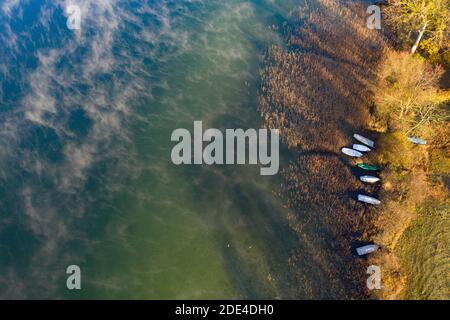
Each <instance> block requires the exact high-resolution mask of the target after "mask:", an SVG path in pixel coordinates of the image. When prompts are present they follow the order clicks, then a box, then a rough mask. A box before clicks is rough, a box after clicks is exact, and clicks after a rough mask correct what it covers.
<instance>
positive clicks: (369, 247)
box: [356, 244, 379, 256]
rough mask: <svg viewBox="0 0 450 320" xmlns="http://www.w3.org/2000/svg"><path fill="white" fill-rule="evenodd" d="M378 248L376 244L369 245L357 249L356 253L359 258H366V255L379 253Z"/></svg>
mask: <svg viewBox="0 0 450 320" xmlns="http://www.w3.org/2000/svg"><path fill="white" fill-rule="evenodd" d="M378 248H379V246H378V245H376V244H368V245H366V246H362V247H359V248H356V252H357V253H358V255H359V256H364V255H366V254H369V253H372V252H375V251H377V250H378Z"/></svg>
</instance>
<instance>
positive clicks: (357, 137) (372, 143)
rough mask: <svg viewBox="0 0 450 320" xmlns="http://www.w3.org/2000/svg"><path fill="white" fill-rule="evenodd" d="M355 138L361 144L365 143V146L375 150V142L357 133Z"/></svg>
mask: <svg viewBox="0 0 450 320" xmlns="http://www.w3.org/2000/svg"><path fill="white" fill-rule="evenodd" d="M353 138H355V139H356V140H358V141H359V142H362V143H364V144H365V145H367V146H369V147H371V148H373V147H374V146H375V142H373V141H372V140H370V139H367V138H366V137H363V136H362V135H360V134H357V133H355V134H354V135H353Z"/></svg>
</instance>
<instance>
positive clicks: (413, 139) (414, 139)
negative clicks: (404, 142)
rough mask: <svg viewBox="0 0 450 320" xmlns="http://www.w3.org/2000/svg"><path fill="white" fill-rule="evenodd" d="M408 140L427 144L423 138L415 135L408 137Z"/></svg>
mask: <svg viewBox="0 0 450 320" xmlns="http://www.w3.org/2000/svg"><path fill="white" fill-rule="evenodd" d="M408 140H409V141H411V142H412V143H414V144H427V142H426V141H425V140H423V139H420V138H416V137H408Z"/></svg>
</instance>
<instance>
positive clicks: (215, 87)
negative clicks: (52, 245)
mask: <svg viewBox="0 0 450 320" xmlns="http://www.w3.org/2000/svg"><path fill="white" fill-rule="evenodd" d="M258 9H261V8H258V7H256V6H255V5H254V4H249V3H239V2H234V3H233V2H229V3H227V4H221V5H218V6H217V7H216V8H214V10H213V11H212V12H211V13H209V14H208V15H207V17H204V21H202V23H201V24H199V25H193V26H191V25H186V24H183V26H184V27H187V28H189V27H191V28H196V30H195V31H194V32H195V36H193V37H192V38H190V39H191V42H190V43H189V46H190V48H191V49H190V50H187V52H185V53H181V54H180V55H178V56H176V57H175V58H174V59H172V60H171V61H169V62H168V63H167V65H166V66H165V67H164V68H165V70H164V71H163V72H164V76H165V81H166V83H167V88H165V89H164V90H163V92H161V94H160V95H159V96H158V97H157V98H155V100H154V101H155V102H156V103H157V108H156V109H157V112H155V111H153V110H155V105H154V104H152V106H151V108H150V110H148V111H147V109H145V111H144V112H142V116H143V117H145V118H146V119H148V124H138V125H137V126H136V128H134V132H133V133H134V135H135V136H134V137H135V138H134V139H135V141H136V148H137V149H138V152H139V161H140V162H142V163H145V164H144V165H143V168H142V171H141V173H140V177H139V178H138V180H137V181H136V182H135V184H133V185H132V186H130V189H128V192H127V193H126V194H124V195H122V197H123V199H122V200H121V203H120V204H118V207H117V212H118V214H117V216H115V217H114V218H113V219H112V221H111V220H110V221H108V227H107V230H105V234H104V235H103V236H102V237H101V244H99V245H98V247H97V248H95V251H96V252H102V254H100V255H93V256H92V257H90V258H89V259H92V261H89V262H88V261H86V265H89V267H88V268H89V269H90V268H92V271H96V273H97V275H98V276H94V277H87V279H86V281H87V284H86V288H87V290H86V292H89V295H91V294H92V295H93V296H97V295H98V296H106V297H108V298H116V297H124V296H127V297H133V298H238V297H241V298H269V297H277V296H286V294H287V293H288V292H289V291H286V289H287V288H288V285H287V281H286V280H287V279H286V270H285V269H286V268H287V259H288V249H289V246H290V245H293V242H289V239H287V238H289V233H290V231H289V229H288V226H287V225H286V221H285V217H286V211H285V210H283V209H282V208H281V206H280V204H279V203H278V202H277V199H276V197H275V196H274V195H273V194H272V191H273V190H274V189H275V188H276V178H268V177H261V176H260V175H259V169H258V168H254V167H251V166H244V167H239V166H230V167H218V166H216V167H206V166H203V167H202V166H200V167H198V166H192V167H191V166H180V167H176V166H174V165H173V164H172V163H171V161H170V158H169V155H170V151H171V148H172V146H173V145H174V144H173V143H171V142H170V141H169V137H170V134H171V132H172V131H173V130H174V129H176V128H188V129H189V130H190V131H192V130H193V129H192V127H193V121H194V120H202V121H203V125H204V127H205V128H208V127H213V128H240V127H243V128H247V127H259V126H260V124H259V120H258V112H257V81H258V68H259V66H260V65H259V64H260V63H261V59H262V54H263V53H264V48H265V47H266V46H268V45H269V44H270V43H275V42H276V41H277V35H276V34H275V33H274V32H272V31H271V30H270V29H268V25H267V22H266V21H264V19H265V18H266V17H265V16H264V15H262V14H261V13H264V12H258ZM189 31H190V30H189ZM147 112H148V113H147ZM291 240H292V239H291ZM89 269H88V272H89ZM99 270H101V272H98V271H99ZM124 283H126V285H125V286H124Z"/></svg>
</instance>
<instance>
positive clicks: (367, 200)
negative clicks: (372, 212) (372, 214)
mask: <svg viewBox="0 0 450 320" xmlns="http://www.w3.org/2000/svg"><path fill="white" fill-rule="evenodd" d="M358 201H361V202H365V203H369V204H375V205H377V204H380V203H381V201H380V200H378V199H375V198H372V197H369V196H366V195H363V194H358Z"/></svg>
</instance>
